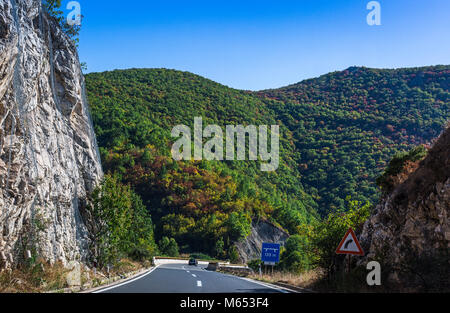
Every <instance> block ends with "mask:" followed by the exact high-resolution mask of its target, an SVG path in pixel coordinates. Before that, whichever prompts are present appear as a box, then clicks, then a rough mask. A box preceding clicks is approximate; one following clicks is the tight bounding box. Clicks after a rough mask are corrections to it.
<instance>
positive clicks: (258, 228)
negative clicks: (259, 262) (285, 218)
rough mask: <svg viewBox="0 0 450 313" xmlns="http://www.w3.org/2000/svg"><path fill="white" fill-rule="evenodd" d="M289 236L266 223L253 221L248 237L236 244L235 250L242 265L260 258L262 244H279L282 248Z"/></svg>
mask: <svg viewBox="0 0 450 313" xmlns="http://www.w3.org/2000/svg"><path fill="white" fill-rule="evenodd" d="M288 238H289V234H288V233H286V232H285V231H284V230H282V229H280V228H278V227H276V226H274V225H272V224H271V223H269V222H267V221H263V220H261V221H256V220H255V221H253V222H252V230H251V233H250V235H249V236H248V237H247V238H246V239H245V240H243V241H240V242H237V243H236V244H235V245H236V248H237V251H238V253H239V257H240V259H241V262H242V263H247V262H248V261H251V260H254V259H260V258H261V248H262V244H263V242H268V243H279V244H281V245H282V246H284V244H285V242H286V240H287V239H288Z"/></svg>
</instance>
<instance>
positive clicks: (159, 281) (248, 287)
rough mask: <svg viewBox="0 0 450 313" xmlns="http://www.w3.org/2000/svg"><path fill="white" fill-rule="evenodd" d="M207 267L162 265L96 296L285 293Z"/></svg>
mask: <svg viewBox="0 0 450 313" xmlns="http://www.w3.org/2000/svg"><path fill="white" fill-rule="evenodd" d="M205 267H206V266H205V265H198V266H189V265H187V264H183V263H177V264H162V265H159V266H156V267H155V268H153V269H152V270H151V271H149V272H147V273H145V274H143V275H141V276H139V277H137V278H135V279H131V280H129V281H126V282H124V283H121V284H118V285H116V286H112V287H107V288H104V289H101V290H98V291H96V293H281V292H283V293H285V292H286V291H285V290H282V289H280V288H278V287H276V286H273V285H268V284H264V283H259V282H255V281H252V280H249V279H246V278H240V277H236V276H232V275H228V274H222V273H218V272H212V271H207V270H206V269H205Z"/></svg>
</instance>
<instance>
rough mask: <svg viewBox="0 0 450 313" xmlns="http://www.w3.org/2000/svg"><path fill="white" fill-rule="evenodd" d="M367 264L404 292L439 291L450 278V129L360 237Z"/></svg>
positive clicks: (377, 211) (384, 202) (380, 207)
mask: <svg viewBox="0 0 450 313" xmlns="http://www.w3.org/2000/svg"><path fill="white" fill-rule="evenodd" d="M361 241H362V245H363V248H364V249H365V251H367V252H368V254H367V256H366V258H364V259H363V260H362V263H365V262H367V260H374V259H375V260H379V261H380V264H381V266H382V270H383V272H384V273H385V274H386V278H387V282H388V283H393V284H395V285H397V286H398V287H400V288H401V289H402V290H405V289H414V290H441V291H442V290H443V288H449V286H450V284H449V279H450V258H449V251H450V128H447V129H446V131H444V133H443V134H442V135H441V136H440V138H439V139H438V140H437V141H436V143H435V144H434V146H433V147H432V149H431V150H430V151H429V153H428V156H427V157H426V158H425V159H424V160H423V161H422V162H421V163H420V164H419V166H418V168H417V170H415V171H414V172H413V173H411V174H409V175H408V176H407V177H406V178H405V179H404V180H403V181H402V182H400V184H399V185H397V186H396V187H395V189H394V190H393V192H391V193H390V194H387V195H385V197H384V199H383V200H382V201H381V203H380V204H379V205H378V206H377V207H376V209H375V212H374V214H373V215H372V216H371V218H370V219H369V221H368V222H366V224H365V225H364V230H363V233H362V235H361Z"/></svg>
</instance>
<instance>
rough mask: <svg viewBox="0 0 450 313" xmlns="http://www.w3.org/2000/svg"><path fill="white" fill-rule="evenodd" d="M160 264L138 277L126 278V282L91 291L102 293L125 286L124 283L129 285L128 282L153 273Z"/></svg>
mask: <svg viewBox="0 0 450 313" xmlns="http://www.w3.org/2000/svg"><path fill="white" fill-rule="evenodd" d="M160 265H161V264H158V265H156V266H155V267H153V268H151V269H150V270H149V271H147V272H146V273H144V274H141V275H139V276H138V277H134V278H131V279H128V280H126V281H124V282H122V283H119V284H116V285H113V286H110V287H104V288H103V287H100V288H101V289H98V290H94V291H91V292H90V293H101V292H104V291H108V290H111V289H114V288H118V287H120V286H123V285H127V284H129V283H132V282H134V281H136V280H139V279H141V278H144V277H145V276H147V275H149V274H151V273H152V272H153V271H154V270H156V269H157V268H158V267H159V266H160Z"/></svg>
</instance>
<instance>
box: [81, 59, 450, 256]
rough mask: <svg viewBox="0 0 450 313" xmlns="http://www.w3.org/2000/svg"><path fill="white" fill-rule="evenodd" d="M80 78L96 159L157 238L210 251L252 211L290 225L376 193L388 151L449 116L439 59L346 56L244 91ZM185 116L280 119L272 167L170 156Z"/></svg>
mask: <svg viewBox="0 0 450 313" xmlns="http://www.w3.org/2000/svg"><path fill="white" fill-rule="evenodd" d="M86 82H87V88H88V97H89V102H90V105H91V107H92V115H93V119H94V124H95V129H96V133H97V136H98V141H99V145H100V150H101V154H102V160H103V165H104V167H105V170H106V171H115V172H118V173H120V174H121V175H122V177H123V180H124V181H125V182H128V183H130V184H131V185H132V186H133V188H134V189H135V190H136V191H137V192H138V194H140V195H141V197H142V198H143V200H144V203H145V204H146V206H147V207H148V208H149V210H150V212H151V213H152V217H153V220H154V222H155V225H156V233H155V235H156V237H157V238H158V237H161V236H168V237H173V238H175V239H176V240H177V242H179V243H180V244H181V245H184V246H185V247H184V248H185V249H186V250H191V251H194V250H197V251H200V250H201V251H205V252H209V253H211V254H213V255H218V253H216V251H224V252H223V253H230V251H229V250H230V249H231V242H233V241H234V240H237V239H239V238H242V237H244V236H246V235H247V234H248V232H249V230H250V228H249V226H250V219H251V218H252V217H264V218H267V219H270V220H272V221H273V222H275V223H278V224H280V225H281V226H283V227H284V228H285V229H287V230H288V231H289V232H290V233H291V234H292V233H295V232H296V231H298V229H299V228H298V226H299V225H301V224H305V223H310V222H311V221H312V220H314V219H315V218H317V217H318V215H317V212H320V213H321V214H322V215H325V214H326V213H327V212H330V211H335V210H336V209H344V208H345V207H346V203H345V198H346V197H347V196H352V197H353V198H354V199H360V200H363V201H366V200H372V201H376V199H377V197H378V190H377V188H376V186H375V180H376V178H377V176H379V174H380V173H381V172H382V171H383V169H384V168H385V166H386V164H387V162H389V160H390V159H391V158H392V156H393V155H394V154H395V153H397V152H399V151H401V150H409V149H410V148H411V147H412V146H414V145H417V144H421V143H427V142H429V141H430V140H431V138H433V137H436V136H437V135H438V134H439V132H440V131H441V129H442V126H443V124H444V122H445V120H446V119H448V118H449V117H450V94H449V82H450V66H438V67H427V68H415V69H401V70H373V69H366V68H356V67H355V68H349V69H348V70H346V71H343V72H336V73H331V74H328V75H324V76H322V77H320V78H317V79H311V80H307V81H304V82H301V83H299V84H296V85H292V86H289V87H285V88H281V89H277V90H267V91H261V92H255V93H254V92H248V91H240V90H235V89H231V88H228V87H225V86H223V85H220V84H217V83H215V82H212V81H210V80H207V79H204V78H202V77H200V76H197V75H194V74H191V73H187V72H179V71H173V70H165V69H131V70H120V71H113V72H105V73H93V74H89V75H87V77H86ZM196 116H202V117H203V119H204V125H207V124H218V125H221V126H223V125H226V124H232V125H238V124H244V125H245V124H254V125H273V124H278V125H280V127H281V129H280V130H281V134H282V139H281V147H280V158H281V164H280V167H279V169H278V170H277V171H276V172H275V173H264V172H261V171H260V168H259V164H258V162H249V161H239V162H238V161H234V162H206V161H203V162H174V161H173V160H172V158H171V156H170V148H171V144H172V142H173V139H172V138H171V137H170V132H171V130H172V128H173V127H174V126H175V125H178V124H186V125H189V126H192V125H193V120H194V117H196ZM221 247H222V248H223V249H221ZM231 252H232V251H231ZM221 253H222V252H221Z"/></svg>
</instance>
